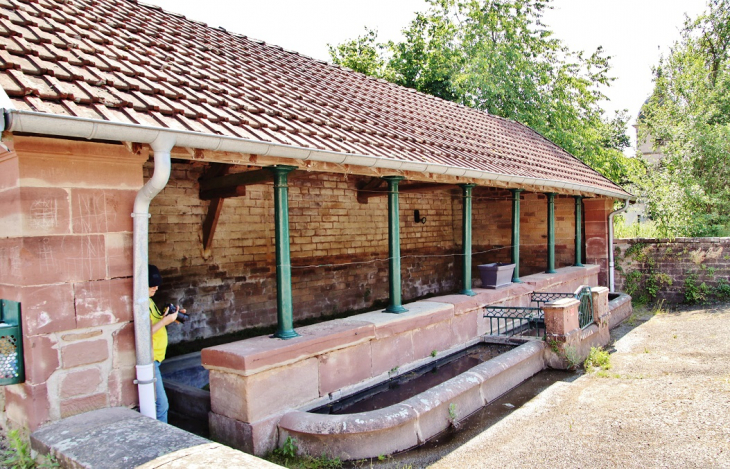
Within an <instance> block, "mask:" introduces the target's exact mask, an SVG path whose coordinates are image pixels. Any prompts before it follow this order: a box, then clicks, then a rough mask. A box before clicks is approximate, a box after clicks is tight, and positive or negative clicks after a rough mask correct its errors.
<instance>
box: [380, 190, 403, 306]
mask: <svg viewBox="0 0 730 469" xmlns="http://www.w3.org/2000/svg"><path fill="white" fill-rule="evenodd" d="M383 179H385V180H386V181H388V255H389V257H390V272H388V287H389V291H390V303H389V304H388V307H387V308H385V312H386V313H405V312H406V311H408V310H407V309H405V308H404V307H403V306H402V305H401V277H400V217H399V216H398V183H399V182H400V181H402V180H403V179H405V178H404V177H403V176H385V177H384V178H383Z"/></svg>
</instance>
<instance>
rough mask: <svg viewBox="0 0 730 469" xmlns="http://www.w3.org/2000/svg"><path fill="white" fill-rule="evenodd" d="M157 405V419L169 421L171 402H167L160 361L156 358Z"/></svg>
mask: <svg viewBox="0 0 730 469" xmlns="http://www.w3.org/2000/svg"><path fill="white" fill-rule="evenodd" d="M155 396H156V398H155V407H156V409H157V420H159V421H160V422H165V423H167V411H168V410H169V409H170V404H168V402H167V394H165V387H164V386H163V385H162V374H161V373H160V362H158V361H156V360H155Z"/></svg>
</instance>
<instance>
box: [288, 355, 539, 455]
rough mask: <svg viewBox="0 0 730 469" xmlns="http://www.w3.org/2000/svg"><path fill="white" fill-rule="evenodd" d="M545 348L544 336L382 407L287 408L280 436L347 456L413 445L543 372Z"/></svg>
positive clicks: (314, 450)
mask: <svg viewBox="0 0 730 469" xmlns="http://www.w3.org/2000/svg"><path fill="white" fill-rule="evenodd" d="M544 349H545V344H544V342H542V341H529V342H526V343H524V344H523V345H520V346H518V347H516V348H515V349H513V350H510V351H509V352H506V353H504V354H502V355H500V356H498V357H495V358H493V359H491V360H489V361H486V362H484V363H482V364H480V365H477V366H475V367H473V368H472V369H470V370H469V371H467V372H464V373H462V374H460V375H458V376H456V377H454V378H451V379H450V380H448V381H446V382H444V383H441V384H440V385H438V386H435V387H433V388H431V389H429V390H427V391H424V392H422V393H420V394H418V395H416V396H414V397H411V398H409V399H407V400H405V401H403V402H401V403H399V404H395V405H392V406H389V407H386V408H383V409H378V410H374V411H370V412H361V413H356V414H344V415H325V414H313V413H309V412H302V411H292V412H288V413H286V414H284V416H283V417H282V418H281V420H280V421H279V425H278V426H279V441H280V442H283V441H285V440H286V438H287V437H288V436H291V437H292V438H294V439H295V440H296V441H297V445H298V446H299V447H300V449H302V450H304V451H305V452H306V453H308V454H313V455H317V454H323V453H325V454H328V455H329V456H331V457H339V458H340V459H343V460H350V459H361V458H371V457H377V456H379V455H383V454H390V453H393V452H396V451H403V450H406V449H408V448H412V447H414V446H417V445H419V444H421V443H423V442H425V441H426V440H428V439H429V438H432V437H433V436H435V435H437V434H439V433H441V432H442V431H444V430H446V429H447V428H449V426H450V425H453V424H455V423H457V422H458V420H461V419H463V418H466V417H467V416H469V415H471V414H472V413H474V412H476V411H478V410H479V409H481V408H482V407H484V406H485V405H487V404H489V403H490V402H493V401H494V400H495V399H497V398H498V397H499V396H501V395H503V394H504V393H506V392H507V391H509V390H510V389H512V388H514V387H515V386H517V385H519V384H520V383H522V382H523V381H524V380H525V379H527V378H529V377H531V376H533V375H534V374H536V373H537V372H539V371H541V370H542V369H543V368H544V367H545V361H544V357H543V355H544V353H543V352H544ZM455 420H456V422H455Z"/></svg>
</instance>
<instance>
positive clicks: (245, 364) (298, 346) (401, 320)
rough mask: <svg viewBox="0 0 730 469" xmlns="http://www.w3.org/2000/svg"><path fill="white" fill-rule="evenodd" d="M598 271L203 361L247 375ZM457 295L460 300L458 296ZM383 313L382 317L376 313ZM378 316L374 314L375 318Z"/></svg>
mask: <svg viewBox="0 0 730 469" xmlns="http://www.w3.org/2000/svg"><path fill="white" fill-rule="evenodd" d="M599 270H600V266H598V265H595V264H586V265H584V266H582V267H576V266H567V267H561V268H559V269H558V271H557V272H556V273H554V274H545V273H538V274H532V275H526V276H524V277H521V280H522V283H518V284H510V285H508V286H506V287H503V288H501V289H497V290H491V289H481V288H475V289H474V291H475V292H476V293H477V296H476V297H469V296H466V295H444V296H438V297H433V298H429V299H425V300H419V301H415V302H413V303H409V304H406V305H404V306H405V307H406V308H410V309H411V310H412V312H413V313H414V314H411V313H406V314H403V315H401V314H389V313H382V310H380V309H379V310H375V311H371V312H366V313H361V314H357V315H354V316H350V317H348V318H343V319H336V320H332V321H325V322H323V323H319V324H313V325H310V326H305V327H302V328H297V331H298V332H299V333H300V334H301V337H296V338H294V339H290V340H281V339H272V338H270V337H267V336H262V337H253V338H250V339H245V340H241V341H237V342H231V343H229V344H224V345H218V346H215V347H209V348H206V349H203V351H202V352H201V362H202V365H203V366H204V367H205V368H206V369H208V370H216V371H221V372H225V373H233V374H238V375H242V376H250V375H254V374H257V373H261V372H263V371H266V370H269V369H272V368H276V367H280V366H285V365H288V364H292V363H296V362H299V361H301V360H305V359H308V358H311V357H316V356H319V355H322V354H324V353H328V352H331V351H334V350H338V349H341V348H346V347H351V346H354V345H357V344H359V343H363V342H367V341H370V340H376V339H378V338H380V337H382V336H383V335H382V334H381V332H379V331H381V330H382V331H386V330H392V331H393V332H397V331H398V330H399V329H404V330H405V329H409V327H410V326H413V327H415V326H416V325H418V326H419V327H425V326H426V325H429V324H431V323H435V322H440V321H443V320H447V319H448V318H449V317H452V318H453V317H454V316H458V315H461V314H463V313H464V312H467V311H471V310H474V309H477V308H480V307H483V306H485V305H488V304H494V303H502V302H504V301H509V300H510V299H512V298H514V297H515V296H524V295H527V294H529V293H530V292H532V291H535V290H539V289H541V288H544V287H545V286H546V285H549V284H559V283H567V282H571V281H574V280H576V279H578V278H580V277H586V276H590V275H594V274H596V273H598V271H599ZM459 297H462V298H463V299H461V301H459ZM480 300H481V301H480ZM460 303H464V305H462V306H460V305H459V304H460ZM381 314H382V315H383V316H382V319H381V317H380V316H379V315H381ZM376 317H377V318H378V319H375V318H376ZM399 324H400V326H399ZM388 334H390V333H388Z"/></svg>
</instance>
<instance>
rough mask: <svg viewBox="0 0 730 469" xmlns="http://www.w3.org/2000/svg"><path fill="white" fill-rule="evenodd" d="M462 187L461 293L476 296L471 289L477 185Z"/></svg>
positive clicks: (463, 185)
mask: <svg viewBox="0 0 730 469" xmlns="http://www.w3.org/2000/svg"><path fill="white" fill-rule="evenodd" d="M460 186H461V190H462V192H463V197H464V199H463V210H462V213H461V240H462V241H461V245H462V248H463V250H464V262H463V263H462V266H461V278H462V279H463V280H464V288H463V289H462V290H461V291H460V292H459V293H461V294H462V295H468V296H476V293H474V291H473V290H472V289H471V191H472V189H474V186H476V184H460Z"/></svg>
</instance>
